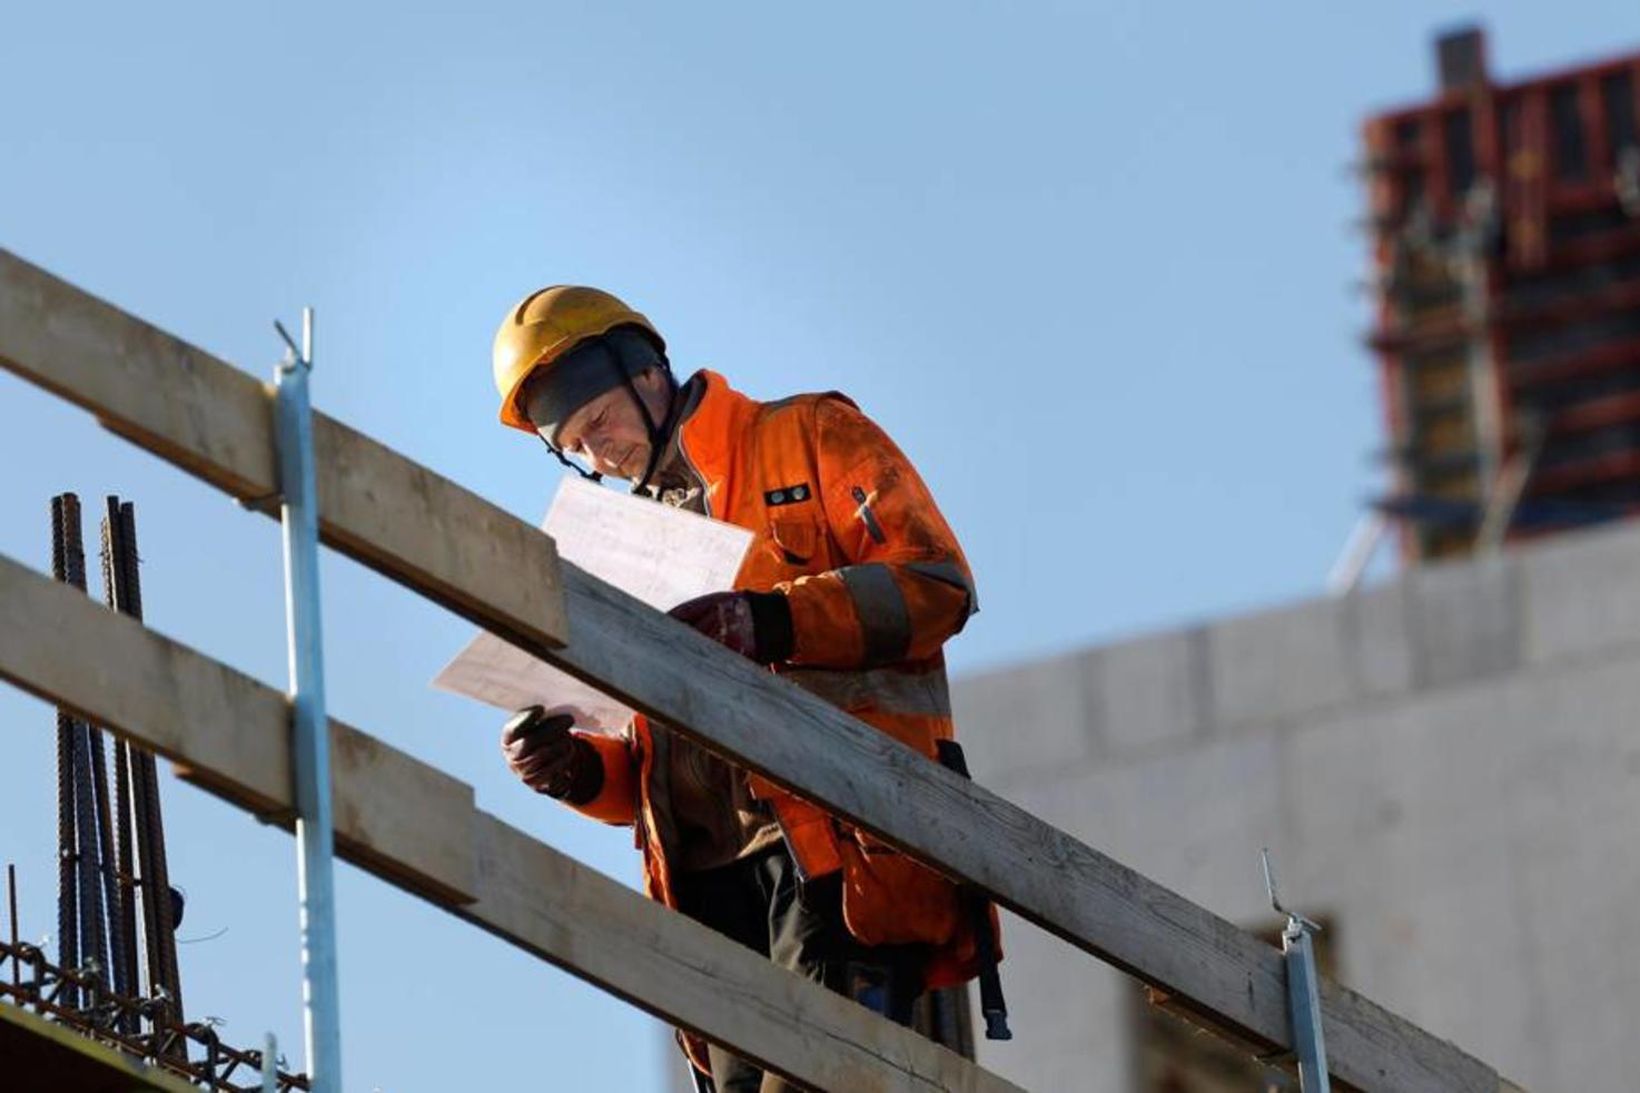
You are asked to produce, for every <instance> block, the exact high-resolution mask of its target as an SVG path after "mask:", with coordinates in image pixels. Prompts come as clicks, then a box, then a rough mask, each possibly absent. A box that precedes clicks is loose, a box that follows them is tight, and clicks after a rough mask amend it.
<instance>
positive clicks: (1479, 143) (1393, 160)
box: [1365, 30, 1640, 560]
mask: <svg viewBox="0 0 1640 1093" xmlns="http://www.w3.org/2000/svg"><path fill="white" fill-rule="evenodd" d="M1438 69H1439V73H1440V90H1439V92H1438V93H1437V95H1436V96H1435V97H1434V98H1433V99H1431V100H1429V101H1426V102H1422V103H1419V104H1417V105H1415V106H1410V107H1406V108H1403V109H1399V110H1392V111H1389V112H1387V113H1383V114H1379V115H1377V116H1375V117H1373V118H1372V119H1371V120H1370V121H1368V122H1367V124H1366V133H1365V140H1366V154H1367V169H1368V177H1369V179H1370V205H1371V209H1370V224H1371V232H1372V240H1373V264H1374V269H1375V275H1376V285H1377V304H1378V306H1377V321H1376V325H1375V328H1374V330H1373V332H1372V335H1371V343H1372V346H1373V348H1374V349H1376V350H1377V353H1378V358H1379V361H1380V363H1381V368H1382V378H1383V397H1384V405H1385V408H1386V411H1387V416H1388V422H1389V433H1390V437H1391V460H1392V463H1393V466H1394V471H1395V474H1394V479H1395V486H1396V488H1395V491H1394V493H1393V494H1392V495H1391V496H1390V497H1388V498H1385V499H1384V500H1383V501H1382V502H1381V505H1382V507H1383V508H1384V509H1386V510H1387V511H1388V512H1390V513H1391V514H1393V515H1395V516H1399V517H1402V518H1404V523H1403V535H1402V537H1401V542H1402V551H1403V555H1404V556H1405V557H1406V558H1407V559H1409V560H1417V559H1424V558H1440V557H1447V556H1451V555H1454V554H1463V553H1465V552H1467V551H1469V550H1471V549H1472V548H1473V547H1474V546H1475V545H1476V544H1481V545H1483V546H1484V545H1489V544H1495V543H1496V542H1500V541H1502V540H1503V539H1505V538H1519V537H1525V536H1532V535H1540V534H1543V533H1545V532H1552V531H1556V530H1561V529H1566V528H1573V527H1582V526H1585V525H1589V524H1596V523H1602V522H1605V521H1608V520H1614V519H1619V518H1621V517H1624V516H1626V515H1629V514H1630V513H1632V512H1634V511H1636V510H1637V509H1640V126H1637V120H1636V119H1637V118H1640V52H1635V53H1629V54H1626V55H1623V56H1620V57H1616V58H1613V59H1611V60H1609V61H1605V62H1602V63H1599V64H1593V65H1585V66H1582V67H1579V68H1572V69H1567V70H1564V71H1559V72H1554V73H1551V74H1549V75H1544V76H1537V77H1533V78H1531V79H1527V80H1522V81H1519V82H1515V83H1499V82H1495V81H1494V80H1493V79H1492V77H1491V74H1490V72H1489V71H1488V66H1487V60H1486V49H1485V39H1484V37H1483V35H1482V34H1481V32H1480V31H1478V30H1470V31H1464V32H1461V33H1457V34H1453V35H1449V36H1447V37H1444V38H1442V39H1440V41H1439V44H1438Z"/></svg>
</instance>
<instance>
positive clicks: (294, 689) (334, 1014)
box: [274, 308, 342, 1093]
mask: <svg viewBox="0 0 1640 1093" xmlns="http://www.w3.org/2000/svg"><path fill="white" fill-rule="evenodd" d="M274 326H275V328H276V329H277V330H278V331H279V336H280V337H281V338H283V339H284V342H285V346H286V349H287V352H286V355H285V359H284V360H283V361H281V362H280V365H279V369H278V377H277V378H278V398H277V399H276V400H275V405H274V422H275V429H276V435H277V441H278V449H279V485H280V493H281V495H282V496H281V501H280V518H281V524H282V525H283V528H284V542H285V615H286V620H287V627H286V629H287V634H288V637H289V644H290V683H291V713H292V720H293V726H292V727H293V732H292V745H291V746H292V750H293V755H292V758H293V766H294V768H295V772H296V811H297V816H296V841H297V870H298V872H297V886H298V892H299V896H300V900H301V929H302V995H303V1012H302V1018H303V1033H304V1035H305V1037H306V1041H307V1056H308V1059H307V1062H308V1073H309V1074H310V1075H311V1076H312V1082H313V1086H312V1088H313V1090H314V1093H339V1091H340V1090H341V1087H342V1085H341V1046H342V1038H341V1014H340V1003H339V995H338V990H337V985H336V899H335V888H334V871H335V870H334V863H333V854H334V834H333V831H332V827H331V801H330V736H329V731H328V728H329V719H328V718H327V716H326V714H325V684H324V648H323V644H322V641H321V627H320V619H319V499H318V491H317V488H316V486H315V474H314V465H313V410H312V405H311V403H310V402H309V399H308V375H309V373H310V372H311V371H312V369H313V310H312V309H311V308H304V309H303V310H302V345H301V347H300V348H299V349H298V347H297V345H296V343H295V341H294V340H293V339H292V338H291V336H290V334H289V333H288V332H287V331H286V330H285V328H284V327H283V326H282V325H280V324H279V323H275V324H274Z"/></svg>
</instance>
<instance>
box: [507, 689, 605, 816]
mask: <svg viewBox="0 0 1640 1093" xmlns="http://www.w3.org/2000/svg"><path fill="white" fill-rule="evenodd" d="M574 724H575V718H574V717H573V716H572V715H570V714H567V713H564V714H553V715H551V716H549V715H548V714H547V712H546V710H544V709H542V708H541V707H540V706H526V707H524V708H523V709H522V710H519V711H518V712H517V713H515V714H513V715H512V717H510V718H508V720H507V724H506V725H505V726H504V727H503V728H502V730H501V751H502V754H504V755H505V756H506V757H507V766H509V767H511V768H512V772H513V773H514V774H516V775H518V777H519V779H520V780H522V781H523V783H524V784H525V785H526V786H529V787H530V788H531V789H533V790H535V792H537V793H545V794H546V795H547V796H548V797H552V798H554V799H556V800H559V801H567V802H568V803H570V804H572V805H584V804H587V803H588V802H590V801H591V800H592V799H593V798H594V797H596V796H598V791H599V790H600V789H602V788H603V785H604V764H603V761H602V760H600V759H599V758H598V753H597V752H596V751H594V750H593V747H592V745H591V744H589V743H587V742H586V741H585V740H582V739H581V738H580V737H579V736H576V735H575V734H573V733H571V732H570V731H569V730H570V726H572V725H574Z"/></svg>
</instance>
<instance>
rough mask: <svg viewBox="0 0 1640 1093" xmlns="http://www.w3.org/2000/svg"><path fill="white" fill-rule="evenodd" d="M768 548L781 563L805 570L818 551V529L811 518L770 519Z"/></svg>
mask: <svg viewBox="0 0 1640 1093" xmlns="http://www.w3.org/2000/svg"><path fill="white" fill-rule="evenodd" d="M768 548H769V550H771V551H772V552H773V553H774V556H775V557H776V558H777V559H779V561H780V562H781V564H782V565H787V566H791V567H793V568H796V569H804V570H806V569H808V568H809V566H810V564H811V563H812V562H813V561H814V558H815V555H816V554H818V553H819V551H820V529H819V528H818V527H816V526H815V523H814V521H813V520H803V519H794V518H790V517H786V518H782V519H778V520H770V521H769V543H768Z"/></svg>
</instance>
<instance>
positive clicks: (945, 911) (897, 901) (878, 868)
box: [837, 828, 962, 947]
mask: <svg viewBox="0 0 1640 1093" xmlns="http://www.w3.org/2000/svg"><path fill="white" fill-rule="evenodd" d="M837 851H838V856H839V857H840V858H841V859H842V863H843V924H844V925H845V926H847V927H848V932H849V933H850V934H852V935H853V936H854V937H855V938H857V939H858V940H859V941H860V942H861V944H864V945H902V944H910V943H920V944H926V945H932V946H935V947H939V946H943V945H946V944H947V943H949V942H950V941H951V940H952V939H953V938H954V937H955V936H956V934H957V931H958V928H959V926H960V925H961V921H962V905H961V901H960V900H959V898H958V892H957V886H956V885H955V884H953V883H952V882H951V881H949V880H946V879H945V878H944V877H942V876H941V875H940V874H938V873H936V872H934V871H933V870H932V869H929V868H928V867H927V866H925V865H922V864H921V863H919V862H916V861H914V860H912V859H911V858H908V857H906V856H905V855H904V854H902V853H900V852H899V851H898V850H896V849H894V848H893V847H891V846H889V845H888V844H887V843H885V842H883V841H882V840H880V839H875V838H873V837H871V836H870V835H866V834H864V833H863V832H860V831H855V830H853V829H852V828H844V829H843V830H842V831H841V832H840V833H839V838H838V840H837Z"/></svg>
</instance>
